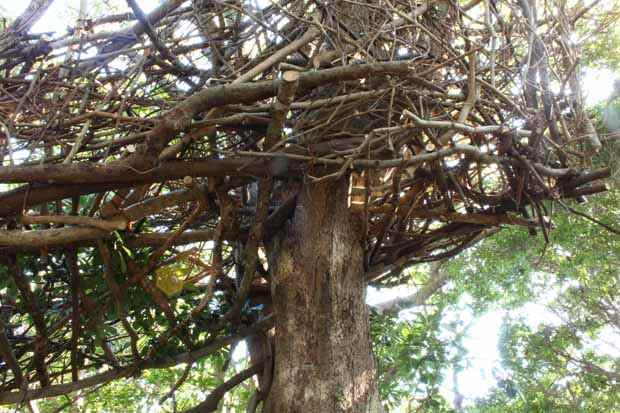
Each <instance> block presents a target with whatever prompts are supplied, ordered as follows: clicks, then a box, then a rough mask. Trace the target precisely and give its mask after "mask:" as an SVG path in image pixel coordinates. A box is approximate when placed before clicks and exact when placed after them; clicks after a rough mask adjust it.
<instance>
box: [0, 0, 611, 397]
mask: <svg viewBox="0 0 620 413" xmlns="http://www.w3.org/2000/svg"><path fill="white" fill-rule="evenodd" d="M50 3H51V1H50V0H47V1H41V0H32V4H31V5H30V7H29V8H28V10H27V11H26V12H25V13H24V15H23V16H21V17H20V19H18V20H16V21H15V22H14V23H13V24H12V25H10V26H9V27H8V28H7V29H6V30H5V32H4V33H3V34H2V35H1V37H0V71H2V73H3V75H4V76H3V78H2V79H1V80H0V88H1V90H2V94H1V97H0V126H1V129H0V130H1V134H0V159H2V161H3V166H0V183H2V184H4V186H3V188H4V192H2V193H0V225H2V230H1V231H0V251H1V254H2V256H3V259H4V267H2V268H3V269H4V270H5V271H6V272H7V273H8V274H9V276H10V277H4V278H6V279H5V281H3V283H4V284H3V285H4V286H5V287H6V289H5V290H3V291H9V292H8V293H2V294H3V296H2V303H3V315H2V320H3V323H4V326H2V330H3V331H2V332H0V347H1V349H0V350H1V352H2V356H3V359H4V360H5V364H4V365H3V366H2V369H0V370H1V371H2V373H3V376H2V382H1V383H0V389H1V390H3V391H4V393H3V394H0V401H2V402H5V403H7V402H11V403H15V402H20V401H25V400H30V399H35V398H40V397H45V396H50V395H58V394H65V393H68V392H70V391H74V390H77V389H80V388H85V387H91V386H93V385H97V384H100V383H103V382H106V381H109V380H111V379H113V378H116V377H121V376H125V375H129V374H136V373H137V372H139V371H141V370H142V369H145V368H153V367H157V366H161V365H170V363H173V361H177V362H180V361H188V360H194V359H196V357H198V356H199V355H200V356H205V355H206V354H210V352H213V351H216V350H218V349H220V348H221V347H222V346H225V345H228V344H230V343H231V342H234V341H236V340H239V339H241V338H243V337H245V336H246V335H248V334H252V333H255V332H256V331H258V329H260V328H265V327H268V326H269V325H270V324H269V318H264V319H262V318H260V317H259V316H257V315H256V314H252V313H251V312H250V314H249V315H248V314H247V312H246V311H245V310H244V303H245V302H246V300H247V299H248V297H251V298H252V299H254V300H259V301H260V300H261V299H264V300H267V301H268V300H269V298H268V294H267V292H268V291H269V289H268V284H269V268H268V266H267V265H266V258H265V254H264V249H265V248H264V245H266V243H267V242H268V241H269V240H270V239H271V238H272V237H273V236H274V235H275V234H277V233H278V231H279V229H280V228H281V227H282V225H283V223H284V222H285V221H286V220H287V219H289V218H290V217H291V215H292V214H293V213H294V210H295V203H296V196H297V193H298V192H299V191H300V190H303V188H304V186H306V185H314V184H316V183H317V182H321V181H326V180H340V179H347V180H349V182H350V193H349V199H348V203H349V210H350V212H351V213H352V214H354V215H355V216H357V217H358V221H359V222H360V231H362V232H363V238H364V249H365V268H366V274H365V277H366V279H367V280H368V282H370V283H374V284H397V283H400V282H402V281H403V275H402V269H403V268H405V267H406V266H409V265H411V264H414V263H419V262H426V261H433V260H439V259H444V258H447V257H450V256H453V255H454V254H457V253H458V252H459V251H461V250H463V249H464V248H466V247H468V246H469V245H471V244H472V243H473V242H475V241H476V240H478V239H480V238H481V237H484V236H485V235H487V234H488V233H489V232H492V231H493V230H494V229H496V228H498V227H500V226H503V225H519V226H523V227H525V228H527V229H528V230H529V231H531V232H536V231H542V233H543V234H545V236H546V234H547V231H548V230H549V229H550V228H551V222H550V220H549V218H548V217H549V215H550V213H549V211H547V209H548V207H549V205H550V204H549V203H548V202H546V201H553V202H563V201H562V200H565V199H574V198H582V197H584V196H586V195H589V194H592V193H596V192H600V191H604V190H605V186H604V185H603V184H600V183H596V181H598V180H600V179H602V178H605V177H606V176H607V175H608V174H609V171H608V170H595V171H587V169H588V168H589V166H590V162H589V160H590V157H591V155H592V154H594V153H596V151H598V150H599V149H600V148H601V142H600V140H599V138H598V136H597V134H596V131H595V130H594V127H593V126H592V122H591V120H590V119H589V118H588V116H587V114H586V112H585V110H584V102H583V97H582V93H581V90H580V80H579V75H580V68H579V52H578V50H577V48H576V47H575V45H574V42H572V40H571V35H572V33H573V31H574V25H575V23H576V21H577V20H578V19H579V18H583V16H584V15H587V13H588V12H589V11H590V10H589V9H587V10H586V9H584V10H572V11H571V10H570V8H568V7H567V6H566V5H565V2H545V3H544V5H543V4H541V3H540V2H535V1H528V0H519V1H517V2H508V3H502V4H501V5H499V4H497V5H496V4H495V3H494V2H493V1H483V2H480V1H478V0H473V1H472V2H471V3H469V4H467V5H464V6H463V5H459V4H458V3H455V2H452V1H448V0H438V1H434V2H418V3H416V2H410V1H402V0H382V1H378V2H371V1H366V0H363V1H347V0H342V1H330V2H319V1H301V0H282V1H274V2H271V3H269V5H264V4H263V3H264V2H258V3H259V4H263V6H260V7H257V6H255V2H251V1H248V2H245V1H241V0H231V1H208V0H194V1H191V2H190V1H183V0H167V1H165V2H163V3H162V4H161V5H160V6H159V7H157V8H156V9H154V10H152V11H151V12H150V13H144V11H143V10H141V9H140V7H139V6H138V5H137V3H136V2H135V1H134V0H127V4H126V5H125V4H123V6H122V7H120V8H119V10H117V11H118V13H116V11H111V12H110V14H108V15H103V16H92V17H87V16H86V14H85V11H84V10H82V11H81V12H80V17H79V19H77V20H76V21H75V22H74V23H73V25H72V26H71V29H70V30H69V31H68V32H67V33H64V34H63V33H54V34H53V35H52V36H51V37H49V36H44V35H37V34H31V33H30V27H31V26H32V24H33V23H34V22H35V21H36V20H37V19H38V18H39V17H40V16H41V15H42V14H43V13H44V11H45V9H46V8H47V7H48V6H49V4H50ZM183 245H190V246H191V247H192V248H193V249H192V250H190V251H192V256H193V259H194V260H195V261H194V262H195V263H199V264H196V265H197V268H198V267H199V268H201V270H200V271H199V273H200V276H199V277H196V276H195V274H194V275H193V276H190V277H186V279H191V282H190V283H189V284H191V285H190V287H191V288H183V286H179V285H175V287H174V288H173V289H172V290H171V291H173V292H174V294H172V295H170V296H169V295H167V294H166V291H162V289H161V288H160V287H158V283H157V280H156V275H155V274H156V273H157V271H156V270H157V269H158V268H163V267H165V266H167V265H173V264H174V262H176V261H178V260H180V259H181V257H182V256H183V254H187V248H189V247H181V246H183ZM180 251H185V252H180ZM183 259H185V258H183ZM203 261H206V262H203ZM235 271H236V272H237V275H238V277H237V278H238V280H234V278H235V277H234V273H235ZM101 274H103V277H101ZM178 281H179V280H177V281H175V282H178ZM7 289H8V290H7ZM214 291H217V293H214ZM13 294H14V295H13ZM257 297H262V298H257ZM151 310H156V311H157V312H158V314H157V316H152V314H151V313H150V311H151ZM264 315H265V314H263V316H264ZM244 325H245V327H244ZM248 325H253V326H249V327H248ZM155 326H157V327H155ZM231 329H232V330H234V331H232V330H231ZM145 337H146V338H147V339H146V340H145V339H144V338H145ZM163 349H165V352H166V354H173V356H170V357H169V359H170V360H168V361H166V360H163V359H162V358H161V357H162V351H164V350H163ZM171 360H172V361H171ZM102 366H109V367H110V368H111V369H112V370H110V372H108V373H100V374H97V375H95V376H91V377H88V378H85V379H84V378H81V377H83V376H84V374H85V373H86V372H89V371H95V370H97V369H99V368H101V367H102ZM257 372H259V370H258V369H257V368H254V369H253V370H251V374H255V373H257ZM248 374H250V373H248ZM246 376H247V374H246ZM244 377H245V376H244ZM248 377H249V376H248ZM36 382H39V384H40V388H39V389H35V388H34V387H33V386H35V383H36ZM229 384H230V383H229ZM215 394H219V393H215ZM218 400H219V399H218Z"/></svg>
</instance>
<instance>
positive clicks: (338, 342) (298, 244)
mask: <svg viewBox="0 0 620 413" xmlns="http://www.w3.org/2000/svg"><path fill="white" fill-rule="evenodd" d="M347 182H348V179H344V180H341V181H340V182H339V183H336V184H334V183H321V184H308V185H306V186H305V187H303V188H302V189H301V191H300V195H299V199H298V204H297V209H296V211H295V215H294V217H293V219H292V220H291V222H289V223H288V224H287V227H286V228H285V230H284V231H283V234H282V235H281V236H280V237H279V238H278V239H277V240H275V241H274V243H275V244H276V245H273V251H274V253H273V256H272V257H271V262H272V263H273V274H274V275H275V276H274V280H273V286H272V288H273V290H272V294H273V302H274V310H275V314H276V338H275V351H276V356H275V369H274V372H275V373H274V374H275V376H274V377H273V384H272V388H271V391H270V394H269V397H268V399H267V401H266V405H265V411H266V412H269V413H275V412H355V413H362V412H379V411H381V407H380V401H379V393H378V387H377V379H376V370H375V362H374V359H373V355H372V348H371V339H370V323H369V319H368V310H367V307H366V304H365V283H364V278H363V273H364V272H363V250H362V245H361V237H360V229H359V227H358V226H357V225H355V224H354V222H353V220H352V219H351V217H350V216H349V212H348V210H347V201H346V196H347Z"/></svg>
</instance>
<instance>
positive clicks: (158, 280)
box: [155, 263, 185, 297]
mask: <svg viewBox="0 0 620 413" xmlns="http://www.w3.org/2000/svg"><path fill="white" fill-rule="evenodd" d="M155 284H156V285H157V287H158V288H159V289H160V290H162V291H163V292H164V293H165V294H166V295H167V296H169V297H170V296H173V295H175V294H178V293H180V292H181V291H182V290H183V285H184V284H185V280H183V270H182V268H181V266H179V265H176V263H175V264H171V265H166V266H165V267H161V268H158V269H157V270H156V271H155Z"/></svg>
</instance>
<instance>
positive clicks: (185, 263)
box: [155, 250, 211, 297]
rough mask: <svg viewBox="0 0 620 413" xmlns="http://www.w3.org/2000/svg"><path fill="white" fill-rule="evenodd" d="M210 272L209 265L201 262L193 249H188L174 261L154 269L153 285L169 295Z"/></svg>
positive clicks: (176, 292) (178, 291)
mask: <svg viewBox="0 0 620 413" xmlns="http://www.w3.org/2000/svg"><path fill="white" fill-rule="evenodd" d="M201 269H202V270H201ZM196 271H198V273H197V274H196ZM210 272H211V266H210V265H207V264H205V263H203V262H202V261H201V260H200V258H199V257H198V256H197V254H196V251H195V250H189V251H186V252H184V253H181V254H179V256H178V257H177V259H176V261H175V262H173V263H170V264H168V265H165V266H163V267H160V268H158V269H157V270H155V285H157V288H159V289H160V290H162V291H163V292H164V294H166V295H167V296H168V297H171V296H173V295H176V294H178V293H180V292H181V291H183V287H185V286H186V285H189V284H194V283H195V282H196V281H198V280H200V279H202V278H203V277H204V276H205V275H206V274H207V273H210ZM192 273H194V274H192ZM192 275H193V276H192Z"/></svg>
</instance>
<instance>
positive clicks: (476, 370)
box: [0, 0, 614, 404]
mask: <svg viewBox="0 0 620 413" xmlns="http://www.w3.org/2000/svg"><path fill="white" fill-rule="evenodd" d="M82 1H84V0H82ZM86 2H87V4H88V0H86ZM137 2H138V4H139V5H140V7H141V8H142V10H143V11H144V12H145V13H148V12H149V11H151V10H153V9H154V8H155V7H156V6H157V5H158V4H159V2H158V1H157V0H137ZM28 3H29V1H28V0H0V12H6V13H7V15H8V16H9V17H16V16H18V15H19V14H21V13H22V11H23V10H24V9H25V8H26V6H27V5H28ZM107 3H108V4H110V5H112V6H117V7H118V6H121V7H122V9H121V10H123V11H128V8H127V7H126V3H125V1H124V0H108V1H107ZM259 3H260V2H259ZM79 6H80V0H55V1H54V3H53V4H52V6H51V7H50V9H49V10H48V11H47V12H46V13H45V15H44V16H43V17H42V18H41V19H40V20H39V21H38V22H37V23H36V25H35V26H34V27H33V29H32V32H33V33H40V32H50V31H55V32H57V33H64V32H65V31H66V28H67V22H70V21H71V19H70V16H75V15H77V10H78V9H79ZM87 14H88V13H87ZM613 80H614V73H613V72H611V71H610V70H589V71H588V72H586V74H585V76H584V78H583V82H584V91H585V96H586V102H587V104H589V105H592V104H595V103H598V102H601V101H603V100H605V99H607V98H608V96H609V93H610V91H611V90H612V85H613ZM411 292H412V290H411V289H408V288H402V287H400V288H394V289H384V290H380V291H379V290H376V289H373V288H369V291H368V300H367V301H368V303H369V304H373V303H377V302H380V301H386V300H389V299H392V298H394V297H396V296H402V295H407V294H410V293H411ZM466 301H467V297H465V298H464V299H463V306H464V307H465V304H466ZM516 313H521V315H523V316H524V317H525V318H526V319H527V320H529V322H530V323H532V326H536V325H537V324H538V323H540V322H541V321H542V320H549V319H551V318H552V317H554V315H553V314H552V313H550V312H549V311H548V310H546V309H545V307H544V305H542V303H538V304H535V303H532V304H529V305H527V306H525V307H523V308H522V309H520V310H517V311H516V312H511V315H513V316H516V315H517V314H516ZM461 316H462V317H463V321H464V322H465V323H466V324H467V323H469V322H471V325H470V327H469V329H468V332H467V335H466V336H465V338H464V343H463V344H464V346H465V348H466V349H467V351H468V358H469V365H468V367H466V368H465V369H464V370H463V371H462V372H460V373H459V375H458V382H459V391H460V392H461V393H462V394H463V396H464V397H465V404H468V402H469V403H471V402H472V401H473V400H474V399H475V398H479V397H483V396H485V395H486V394H487V393H488V391H489V390H490V389H491V388H492V387H493V386H494V385H495V379H494V377H493V371H494V369H495V370H496V369H497V368H498V367H499V363H500V356H499V352H498V339H499V337H498V332H499V331H500V327H501V325H502V319H503V318H504V316H505V311H503V310H495V311H490V312H488V313H486V314H484V315H482V316H478V317H476V318H475V319H474V315H473V314H471V313H467V311H464V312H463V313H461ZM243 353H244V347H243V346H238V349H237V356H236V357H242V355H243ZM446 377H447V380H446V382H445V384H444V388H443V390H442V392H443V394H444V395H445V397H446V398H447V399H448V400H449V401H451V400H452V398H453V393H452V374H451V373H449V374H446Z"/></svg>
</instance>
